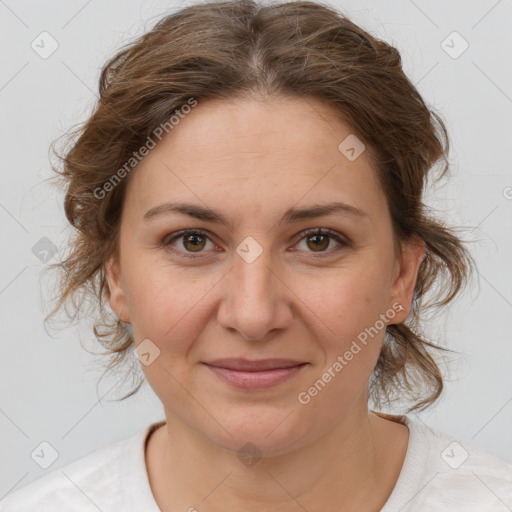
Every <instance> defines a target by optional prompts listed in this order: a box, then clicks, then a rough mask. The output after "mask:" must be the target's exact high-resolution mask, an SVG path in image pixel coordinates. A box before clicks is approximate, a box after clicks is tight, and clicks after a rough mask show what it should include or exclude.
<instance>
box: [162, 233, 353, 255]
mask: <svg viewBox="0 0 512 512" xmlns="http://www.w3.org/2000/svg"><path fill="white" fill-rule="evenodd" d="M299 236H300V237H301V238H300V240H299V242H302V241H303V240H305V241H306V248H307V249H306V252H313V253H321V254H319V256H320V257H321V256H323V253H327V254H331V253H332V252H335V251H336V249H335V250H329V251H327V249H328V248H329V247H330V246H331V245H332V244H331V241H332V240H335V241H336V243H337V244H338V245H339V246H341V247H346V246H349V245H350V243H349V242H348V241H347V240H345V239H344V238H343V237H342V236H341V235H339V234H338V233H336V232H335V231H331V230H330V229H322V228H315V229H308V230H306V231H303V232H301V233H300V234H299ZM179 239H182V241H181V243H180V244H178V245H181V248H178V247H176V246H175V245H174V242H176V241H177V240H179ZM208 242H209V243H210V244H212V245H213V246H215V244H214V243H213V242H212V241H211V239H210V237H209V236H208V235H207V234H206V233H205V232H204V231H202V230H200V229H186V230H183V231H178V232H177V233H173V234H171V235H169V236H167V237H166V238H165V239H164V240H163V242H162V245H163V246H164V247H166V248H168V249H169V250H170V251H172V252H174V253H180V256H183V257H185V258H196V257H199V256H194V255H193V254H194V253H197V254H198V255H200V253H202V252H205V251H203V249H205V247H206V246H207V245H208ZM308 249H312V250H309V251H308ZM338 249H339V248H338ZM314 257H318V256H316V255H315V256H314Z"/></svg>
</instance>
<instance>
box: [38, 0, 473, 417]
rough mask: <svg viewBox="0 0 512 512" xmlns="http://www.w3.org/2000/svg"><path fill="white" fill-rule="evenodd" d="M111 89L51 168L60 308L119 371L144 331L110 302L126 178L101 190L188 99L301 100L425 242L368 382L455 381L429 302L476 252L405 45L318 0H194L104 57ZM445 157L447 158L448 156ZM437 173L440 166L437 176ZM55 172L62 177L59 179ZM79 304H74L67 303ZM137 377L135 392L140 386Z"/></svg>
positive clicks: (419, 400) (457, 280) (408, 397)
mask: <svg viewBox="0 0 512 512" xmlns="http://www.w3.org/2000/svg"><path fill="white" fill-rule="evenodd" d="M99 94H100V95H99V99H98V101H97V103H96V104H95V108H94V109H93V112H92V114H91V115H90V116H89V117H88V119H87V120H86V121H85V122H84V123H82V124H81V125H80V126H79V127H78V128H77V129H76V130H74V131H73V132H71V133H69V134H67V135H68V136H69V140H68V142H67V145H66V147H65V148H64V149H63V151H62V152H61V153H59V151H57V150H55V147H54V146H55V143H53V144H52V149H53V151H54V153H55V154H56V156H57V158H58V165H54V166H53V169H54V171H55V172H56V173H57V174H58V179H59V180H61V181H62V183H63V184H64V185H65V189H66V193H65V199H64V208H65V214H66V217H67V219H68V221H69V222H70V224H71V225H72V226H73V227H74V228H75V231H74V232H73V237H72V240H71V241H70V244H69V255H68V256H67V257H66V258H65V259H64V260H63V261H61V262H60V263H58V264H56V265H53V266H52V267H57V268H58V270H59V281H58V283H59V284H58V297H57V304H56V306H55V308H54V309H53V311H51V312H50V313H49V314H48V315H47V317H46V318H45V321H47V320H48V319H49V318H51V317H53V316H54V315H55V314H56V312H57V311H58V310H60V309H61V308H62V307H63V306H64V305H66V311H67V313H68V316H69V317H70V318H71V319H72V320H74V319H76V317H77V314H79V313H80V314H81V313H84V314H86V315H91V316H92V318H93V319H94V321H95V324H94V328H93V330H94V334H95V336H96V337H97V339H98V340H99V341H100V343H101V344H102V345H103V347H104V348H106V352H105V353H104V354H103V355H104V356H107V355H108V356H109V357H108V358H107V359H108V361H109V364H108V367H107V371H108V370H110V369H112V368H113V367H115V366H117V365H118V364H120V363H121V362H122V361H123V360H124V359H125V358H126V356H127V354H128V351H129V349H130V347H132V346H134V340H133V338H132V333H131V330H130V329H127V328H126V325H125V324H123V322H121V321H120V320H119V319H118V318H117V317H116V316H115V315H113V313H112V311H111V310H110V308H107V307H106V306H107V304H108V300H109V289H108V283H107V280H106V273H105V268H104V264H105V262H106V261H107V259H108V258H109V257H110V256H111V255H112V254H114V253H115V251H116V247H117V243H118V235H119V227H120V218H121V211H122V207H123V198H124V192H125V189H126V185H127V183H128V181H129V179H130V176H127V177H126V178H125V179H123V180H122V181H120V183H119V184H118V185H117V186H116V187H111V189H110V190H109V191H108V193H105V194H104V197H102V198H101V199H98V198H97V194H95V193H94V191H95V190H97V189H98V187H103V190H105V187H104V184H105V183H106V182H107V181H108V180H109V178H111V176H112V175H113V174H114V173H115V172H116V170H118V169H119V168H120V167H121V166H123V164H125V163H126V162H127V161H128V160H129V159H130V158H131V157H132V154H133V152H134V151H137V150H138V149H139V148H140V147H141V146H142V145H143V144H144V143H145V142H146V140H147V139H148V137H149V136H150V135H151V134H152V133H153V132H154V130H155V129H156V128H157V127H158V126H160V125H162V124H163V123H165V122H166V121H168V119H169V117H170V116H171V115H172V114H173V113H174V112H177V111H179V110H180V109H181V108H182V107H183V106H184V105H186V104H187V102H188V101H189V100H190V98H194V99H195V100H197V101H198V102H201V101H205V100H208V99H226V100H228V99H229V100H233V98H251V97H256V96H258V97H302V98H305V99H307V98H309V97H311V98H317V99H321V100H324V101H326V102H327V103H328V104H329V105H330V106H331V108H332V110H333V112H335V113H337V115H339V116H340V119H342V120H343V121H344V122H346V123H348V125H349V126H350V127H351V129H352V130H353V132H354V133H355V134H356V135H357V136H358V137H359V138H360V139H361V140H363V141H364V143H365V144H366V145H368V147H369V148H371V153H372V154H373V155H374V156H375V158H374V161H375V172H376V173H377V175H378V177H379V179H380V183H381V184H382V189H383V191H384V193H385V195H386V198H387V203H388V206H389V211H390V214H391V219H392V224H393V230H394V236H395V238H396V240H406V239H408V238H409V237H411V236H413V235H416V236H418V237H419V238H421V239H422V240H424V241H425V243H426V256H425V258H424V260H423V262H422V263H421V266H420V268H419V273H418V279H417V283H416V288H415V293H414V299H413V307H412V308H411V312H410V314H409V316H408V318H407V320H406V322H404V323H401V324H394V325H389V326H388V327H387V330H386V336H385V339H384V343H383V346H382V350H381V353H380V356H379V358H378V362H377V364H376V367H375V369H374V371H373V373H372V378H371V379H370V386H369V391H368V397H369V399H373V400H374V402H375V403H376V404H377V405H380V404H381V403H382V402H383V401H386V402H388V403H391V402H392V401H393V400H394V398H393V397H399V398H400V400H405V401H406V402H408V403H409V404H410V407H409V409H408V411H412V410H416V409H417V410H421V409H424V408H426V407H428V406H430V405H431V404H433V403H434V401H435V400H437V398H438V397H439V396H440V394H441V392H442V389H443V378H442V374H441V371H440V369H439V366H438V364H436V361H435V359H434V357H433V356H432V355H431V353H430V350H429V349H438V350H447V349H446V348H443V347H441V346H438V345H436V344H434V343H432V342H430V341H428V340H427V339H426V338H425V337H424V336H422V335H421V334H420V331H421V325H420V321H421V319H422V318H423V316H424V315H425V312H426V310H427V308H434V309H435V310H438V309H439V308H442V307H443V306H445V305H447V304H448V303H449V302H450V301H451V300H452V299H453V298H454V297H455V295H457V294H458V292H459V291H460V290H461V289H462V288H463V286H464V285H465V284H466V283H467V281H468V278H469V277H470V275H471V270H472V267H473V265H474V262H473V260H472V258H471V256H470V254H469V252H468V251H467V249H466V248H465V247H464V243H463V241H462V240H461V238H459V237H458V236H457V235H456V231H455V230H454V228H449V227H447V226H445V225H444V223H442V222H440V221H438V220H436V219H435V218H434V216H433V215H431V213H430V211H429V209H428V207H427V206H426V205H425V204H424V203H423V194H424V189H425V187H426V186H427V185H428V183H429V182H430V180H429V178H432V177H435V179H436V180H438V179H440V178H441V177H443V176H444V175H445V174H446V172H447V170H448V168H449V164H448V151H449V141H448V134H447V130H446V127H445V125H444V123H443V121H442V119H441V117H440V116H439V114H437V113H436V112H435V111H434V110H433V109H431V108H429V107H428V106H427V105H426V104H425V102H424V101H423V99H422V97H421V96H420V94H419V92H418V91H417V89H416V88H415V87H414V85H413V84H412V83H411V81H410V80H409V79H408V78H407V77H406V75H405V73H404V71H403V69H402V62H401V57H400V54H399V52H398V50H397V49H396V48H394V47H393V46H391V45H390V44H388V43H386V42H384V41H382V40H380V39H378V38H376V37H374V36H372V35H371V34H369V33H368V32H366V31H365V30H363V29H362V28H360V27H359V26H358V25H356V24H354V23H353V22H352V21H351V20H350V19H349V18H347V17H346V16H344V15H343V14H341V13H340V12H338V11H336V10H334V9H333V8H331V7H329V6H327V5H325V4H322V3H320V2H312V1H295V2H287V3H279V4H272V5H263V4H261V3H258V2H256V1H251V0H236V1H218V2H208V3H201V4H199V3H198V4H196V5H189V6H187V7H184V8H182V9H180V10H179V11H177V12H173V13H171V14H168V15H166V16H165V17H163V18H161V19H160V20H159V21H158V22H157V23H156V25H155V26H154V27H153V28H152V29H151V30H150V31H148V32H146V33H144V34H143V35H141V36H140V37H138V38H136V39H135V40H133V41H132V42H130V43H128V44H126V45H124V46H123V47H122V48H121V49H119V50H118V51H117V53H116V54H115V55H114V56H113V57H111V58H110V59H109V60H108V61H107V62H106V63H105V65H104V66H103V68H102V71H101V75H100V79H99ZM438 164H440V165H438ZM433 173H435V174H433ZM56 179H57V178H56ZM68 307H70V308H71V311H70V310H69V309H68ZM142 383H143V379H142V380H141V381H140V382H139V384H138V385H137V386H136V388H135V389H133V390H132V391H131V393H129V394H128V395H126V396H125V397H123V398H122V399H125V398H127V397H129V396H131V395H132V394H134V393H135V392H136V391H138V389H139V388H140V386H141V385H142Z"/></svg>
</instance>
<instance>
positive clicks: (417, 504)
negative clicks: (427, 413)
mask: <svg viewBox="0 0 512 512" xmlns="http://www.w3.org/2000/svg"><path fill="white" fill-rule="evenodd" d="M405 419H406V424H407V426H408V428H409V436H410V437H409V447H408V451H407V455H406V459H405V461H404V465H403V467H402V473H401V474H400V477H399V480H398V482H397V487H399V484H400V486H401V487H402V489H401V490H402V491H403V490H405V488H406V487H408V489H407V490H408V492H409V495H410V496H411V497H410V499H409V501H410V502H409V503H408V506H409V507H411V506H412V508H410V510H418V509H420V510H423V509H425V510H432V511H437V510H450V511H461V512H462V511H464V512H472V511H477V510H478V511H481V510H486V511H489V512H490V511H496V512H498V511H507V510H511V509H512V465H510V464H508V463H507V462H505V461H503V460H501V459H498V458H497V457H494V456H492V455H490V454H488V453H485V452H483V451H481V450H479V449H477V448H476V447H475V446H473V445H472V444H471V443H467V442H465V441H461V440H457V439H455V438H454V437H453V436H451V435H450V434H447V433H445V432H443V431H440V430H435V429H431V428H430V427H428V426H427V425H425V424H424V423H422V422H421V421H420V420H419V419H411V418H405ZM405 510H409V508H406V509H405Z"/></svg>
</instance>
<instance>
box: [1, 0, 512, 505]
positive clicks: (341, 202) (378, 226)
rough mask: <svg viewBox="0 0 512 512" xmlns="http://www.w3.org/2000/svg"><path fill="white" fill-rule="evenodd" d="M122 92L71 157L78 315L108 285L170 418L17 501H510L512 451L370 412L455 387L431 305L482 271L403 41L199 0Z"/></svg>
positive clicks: (67, 275)
mask: <svg viewBox="0 0 512 512" xmlns="http://www.w3.org/2000/svg"><path fill="white" fill-rule="evenodd" d="M100 93H101V97H100V100H99V104H98V108H97V109H96V111H95V112H94V113H93V115H92V116H91V118H90V119H89V120H88V121H87V123H86V124H85V125H84V126H83V128H82V130H81V131H80V133H79V138H78V140H77V141H75V142H74V143H73V145H72V147H71V148H70V149H69V151H67V152H66V154H65V155H64V159H63V166H62V169H61V170H60V174H61V176H62V177H63V178H64V180H65V181H66V184H67V193H66V198H65V209H66V215H67V218H68V220H69V221H70V223H71V224H72V225H73V226H74V227H75V228H76V229H77V232H76V237H75V239H74V240H73V245H72V253H71V255H70V257H69V258H68V259H67V260H66V261H65V262H64V263H63V264H62V265H61V267H62V270H63V274H62V282H61V285H62V294H61V299H60V303H59V305H58V308H59V307H60V306H62V305H63V304H64V303H65V302H66V301H68V300H70V299H73V298H75V299H76V297H78V294H79V293H80V292H81V291H83V290H88V291H89V293H92V294H93V296H94V294H95V296H96V297H97V300H98V315H99V316H100V318H101V320H102V322H103V323H102V324H101V326H102V329H96V328H95V333H96V335H97V336H98V338H99V339H100V340H102V342H103V343H104V345H105V347H107V349H108V350H109V352H110V353H111V355H112V364H117V363H118V362H120V361H121V360H122V359H123V358H125V357H129V356H131V355H132V350H133V347H134V346H136V354H137V357H138V359H139V361H140V363H141V368H142V370H143V372H144V375H145V378H146V379H147V380H148V382H149V384H150V385H151V387H152V388H153V390H154V391H155V393H156V395H157V396H158V397H159V399H160V400H161V402H162V404H163V407H164V412H165V421H160V422H157V423H154V424H151V425H149V426H148V427H147V428H145V429H143V430H142V431H141V432H139V433H137V434H136V435H134V436H133V437H131V438H129V439H126V440H123V441H121V442H118V443H115V444H112V445H109V446H107V447H104V448H101V449H99V450H97V451H96V452H94V453H92V454H90V455H88V456H87V457H84V458H82V459H80V460H78V461H76V462H74V463H72V464H69V465H67V466H65V467H64V468H62V469H60V470H56V471H54V472H52V473H49V474H48V475H46V476H45V477H43V478H41V479H39V480H38V481H36V482H33V483H31V484H30V485H28V486H26V487H25V488H23V489H21V490H19V491H17V492H15V493H12V494H11V495H10V496H9V497H8V498H7V499H6V500H4V503H3V508H2V510H5V511H6V512H11V511H15V510H38V511H39V510H52V511H55V510H67V511H70V510H71V511H74V510H85V508H86V507H89V508H90V509H91V510H93V509H100V510H103V511H106V510H133V511H136V510H137V511H140V510H144V511H152V512H153V511H154V512H156V511H158V510H161V511H165V512H167V511H177V510H188V511H194V510H199V511H202V510H204V511H206V510H208V511H220V510H222V511H231V510H247V511H253V510H254V511H260V510H279V511H295V510H305V511H309V512H312V511H316V510H328V511H337V512H339V511H357V512H370V511H372V512H373V511H385V512H391V511H398V510H401V511H406V510H410V511H418V510H420V511H423V510H425V511H433V510H435V511H437V510H450V511H453V510H461V511H465V512H467V511H473V510H474V511H476V510H478V511H482V510H486V511H488V510H507V509H510V507H512V492H511V488H512V467H511V466H510V465H508V464H506V463H505V462H503V461H500V460H498V459H496V458H493V457H491V456H490V455H487V454H484V453H482V452H479V451H478V450H475V449H474V448H473V447H470V446H467V445H465V444H464V443H462V442H457V441H456V440H455V439H453V438H452V437H450V436H449V435H447V434H444V433H442V432H433V431H431V430H430V429H429V428H428V427H426V426H425V425H423V424H421V423H420V422H419V421H418V420H417V419H412V418H411V417H409V416H406V415H405V416H392V415H387V414H383V413H380V412H376V411H374V410H372V409H370V408H369V399H371V400H373V401H374V403H375V404H376V405H377V406H378V405H379V404H381V403H388V402H389V403H391V402H392V401H393V400H394V399H399V400H401V401H408V403H409V405H410V407H409V409H408V410H409V412H411V411H414V410H421V409H424V408H425V407H428V406H430V405H432V404H433V403H434V402H435V400H436V399H437V398H438V397H439V396H440V393H441V391H442V385H443V380H442V376H441V373H440V371H439V368H438V366H437V364H436V362H435V359H434V357H433V356H432V355H431V353H430V350H429V347H430V348H435V347H436V346H435V345H434V344H431V343H429V342H427V341H426V339H424V338H423V337H422V335H421V329H420V320H421V318H422V315H423V314H424V312H425V309H426V307H427V306H428V305H430V306H431V307H432V306H433V307H442V306H444V305H446V304H447V303H449V302H450V301H451V300H452V299H453V298H454V297H455V295H456V294H457V293H458V291H459V290H460V289H461V288H462V286H463V285H464V284H465V282H466V278H467V277H468V275H469V274H470V271H471V268H472V260H471V257H470V256H469V254H468V253H467V251H466V249H465V248H464V246H463V244H462V242H461V241H460V240H459V239H458V238H457V236H456V235H455V234H454V232H453V231H451V230H450V229H448V228H446V227H445V226H444V225H443V223H441V222H439V221H436V220H435V219H433V218H431V217H430V216H429V215H428V213H427V210H426V207H425V206H424V205H423V203H422V194H423V188H424V185H425V184H426V182H427V179H428V178H429V177H430V175H431V173H432V172H433V171H432V169H433V168H434V166H435V164H436V163H438V162H441V163H444V166H443V167H442V169H441V175H442V174H443V173H444V171H446V168H447V153H448V139H447V135H446V130H445V126H444V124H443V122H442V121H441V119H440V118H439V117H438V116H437V115H436V114H435V113H434V112H432V111H431V110H429V109H428V108H427V106H426V105H425V103H424V102H423V100H422V98H421V97H420V95H419V94H418V92H417V90H416V89H415V88H414V87H413V85H412V84H411V83H410V81H409V80H408V79H407V77H406V76H405V75H404V73H403V70H402V68H401V60H400V56H399V54H398V52H397V50H396V49H395V48H393V47H391V46H389V45H388V44H386V43H384V42H383V41H379V40H378V39H376V38H374V37H372V36H371V35H369V34H368V33H366V32H364V31H363V30H362V29H361V28H359V27H358V26H356V25H355V24H353V23H352V22H351V21H350V20H348V19H347V18H345V17H343V16H342V15H340V14H339V13H337V12H335V11H334V10H332V9H331V8H329V7H327V6H324V5H322V4H320V3H313V2H292V3H287V4H280V5H272V6H260V5H257V4H256V3H254V2H251V1H235V2H217V3H208V4H205V5H201V4H197V5H194V6H189V7H186V8H183V9H182V10H181V11H179V12H177V13H175V14H172V15H169V16H167V17H166V18H164V19H162V20H161V21H160V22H159V23H158V24H157V25H156V26H155V28H154V29H153V30H151V31H150V32H148V33H146V34H145V35H143V36H142V37H141V38H139V39H137V40H136V41H135V42H134V43H133V44H131V45H129V46H128V47H126V48H124V49H122V50H121V51H120V52H119V53H118V54H117V55H116V56H115V57H114V58H112V59H111V60H110V61H109V62H108V63H107V64H106V65H105V67H104V69H103V71H102V74H101V79H100ZM427 293H429V297H428V298H429V299H430V304H427V303H426V301H425V299H426V295H427ZM74 304H75V306H76V307H77V308H78V307H80V302H79V301H78V302H77V301H75V302H74ZM107 304H108V305H109V306H110V308H111V310H112V311H113V312H114V313H115V315H116V318H115V319H114V321H113V322H112V321H111V323H110V324H109V319H110V320H111V317H109V314H110V313H109V311H108V310H107V308H106V306H107ZM137 389H138V388H137ZM507 507H508V508H507Z"/></svg>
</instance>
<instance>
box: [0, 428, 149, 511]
mask: <svg viewBox="0 0 512 512" xmlns="http://www.w3.org/2000/svg"><path fill="white" fill-rule="evenodd" d="M150 428H151V425H150V426H148V427H145V428H144V429H142V430H140V431H139V432H137V433H136V434H134V435H133V436H131V437H128V438H126V439H123V440H121V441H118V442H116V443H112V444H109V445H107V446H104V447H102V448H99V449H97V450H95V451H93V452H92V453H90V454H88V455H86V456H85V457H82V458H80V459H77V460H75V461H74V462H71V463H69V464H67V465H64V466H63V467H61V468H59V469H55V470H53V471H51V472H49V473H47V474H46V475H44V476H42V477H40V478H38V479H37V480H35V481H33V482H31V483H29V484H28V485H26V486H24V487H22V488H20V489H18V490H16V491H14V492H12V493H10V494H9V495H8V496H7V497H6V498H4V499H3V500H2V501H1V502H0V512H29V511H32V510H33V511H36V510H37V512H46V511H48V512H49V511H52V512H58V511H61V510H62V511H64V510H65V511H66V512H74V511H83V510H89V509H90V507H91V505H92V506H93V509H94V508H96V509H101V510H109V509H110V510H113V508H112V507H114V508H115V506H116V505H121V504H122V500H123V493H122V490H123V489H122V487H123V485H122V479H123V472H126V471H127V469H125V468H127V467H133V464H134V463H140V460H136V459H137V455H141V456H142V457H143V441H144V439H145V436H146V435H147V432H148V430H149V429H150ZM139 452H140V453H139ZM142 460H143V458H142ZM139 469H140V468H139Z"/></svg>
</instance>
